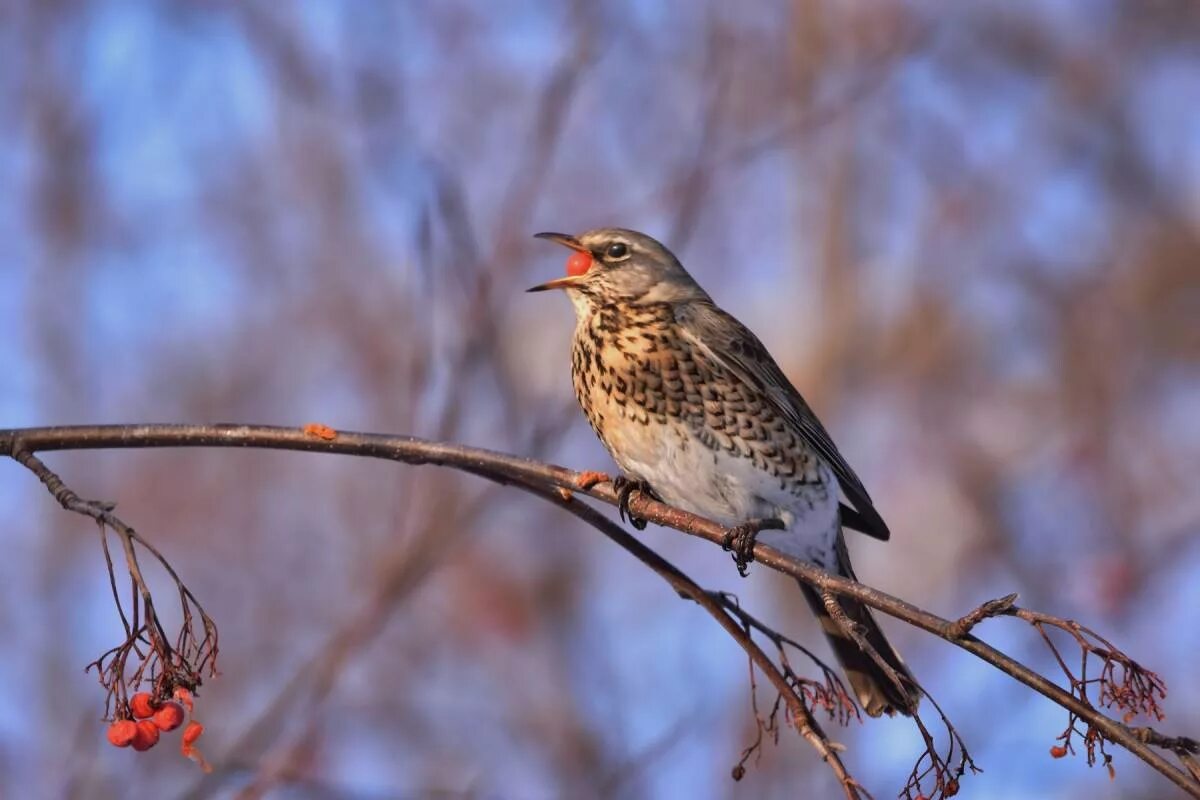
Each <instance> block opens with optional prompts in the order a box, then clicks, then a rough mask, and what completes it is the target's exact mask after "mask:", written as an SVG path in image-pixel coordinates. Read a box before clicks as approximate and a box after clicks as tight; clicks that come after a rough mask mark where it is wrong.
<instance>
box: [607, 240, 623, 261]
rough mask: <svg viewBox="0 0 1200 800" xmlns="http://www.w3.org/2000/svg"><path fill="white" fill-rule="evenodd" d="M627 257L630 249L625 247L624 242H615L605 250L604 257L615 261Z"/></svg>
mask: <svg viewBox="0 0 1200 800" xmlns="http://www.w3.org/2000/svg"><path fill="white" fill-rule="evenodd" d="M627 255H629V248H628V247H626V246H625V243H624V242H613V243H612V244H610V245H609V246H608V247H606V248H605V249H604V257H605V258H611V259H612V260H614V261H616V260H618V259H622V258H624V257H625V256H627Z"/></svg>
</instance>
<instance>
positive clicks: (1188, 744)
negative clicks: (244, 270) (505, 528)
mask: <svg viewBox="0 0 1200 800" xmlns="http://www.w3.org/2000/svg"><path fill="white" fill-rule="evenodd" d="M327 433H328V435H319V434H316V435H314V434H313V433H312V432H306V430H305V429H299V428H281V427H270V426H244V425H211V426H202V425H126V426H121V425H112V426H74V427H54V428H28V429H14V430H0V455H9V456H12V457H13V458H15V459H17V460H18V461H20V462H21V463H22V464H24V465H25V466H27V467H29V468H30V469H32V470H33V471H34V472H35V473H37V474H38V477H39V478H41V479H42V480H43V482H45V483H46V485H47V488H49V489H50V490H51V492H52V493H53V494H54V496H55V498H56V499H59V501H60V503H62V504H63V506H64V508H68V509H69V510H73V511H77V512H78V513H82V514H86V515H88V516H90V517H92V518H94V519H99V520H100V521H102V522H104V523H106V524H109V525H112V524H113V522H112V519H115V518H111V509H110V508H107V509H106V508H104V507H103V506H99V505H97V504H94V503H88V502H87V501H82V503H83V505H79V503H76V502H69V501H70V500H71V498H72V497H74V493H72V492H70V490H69V489H66V487H65V486H62V484H61V481H59V482H58V483H57V484H55V483H54V479H56V478H57V476H54V475H53V473H49V471H48V470H47V469H45V468H44V465H41V466H42V470H39V469H38V468H37V465H39V464H40V463H41V462H40V461H38V460H37V459H35V458H33V456H32V453H34V452H37V451H47V450H68V449H100V448H106V449H107V448H146V447H213V446H217V447H260V448H269V449H283V450H305V451H312V452H332V453H341V454H346V455H357V456H369V457H373V458H382V459H388V460H394V461H401V462H404V463H409V464H431V465H438V466H446V467H451V468H454V469H458V470H462V471H466V472H470V473H472V474H475V475H479V476H482V477H485V478H487V479H489V480H492V481H495V482H498V483H502V484H510V485H515V486H518V487H520V488H522V489H525V490H526V491H530V492H533V493H535V494H538V495H539V496H541V497H544V498H547V499H550V500H552V501H554V502H556V503H558V504H560V505H562V506H563V507H565V508H567V509H568V510H571V511H572V512H573V513H576V515H578V516H581V517H582V518H584V519H585V520H587V521H589V522H590V523H591V524H593V525H595V526H596V527H598V528H600V530H601V531H602V532H604V533H605V535H607V536H609V537H610V538H613V539H614V540H615V541H617V542H618V543H619V544H621V546H622V547H625V548H626V549H627V550H629V551H630V552H632V553H634V555H635V556H637V557H638V558H639V559H640V560H642V561H643V563H646V564H647V565H648V566H650V567H651V568H652V569H654V570H655V571H656V572H657V573H659V574H660V575H661V576H663V577H664V578H665V579H667V580H668V581H669V582H671V584H672V586H673V587H675V588H676V589H677V590H679V591H680V592H681V593H685V594H687V596H688V597H689V598H690V599H693V600H695V601H696V602H697V603H699V604H700V605H701V606H702V607H704V608H705V609H706V610H709V611H710V613H714V615H719V616H717V619H718V621H720V622H721V624H722V626H723V627H725V628H726V630H727V631H728V632H729V633H730V635H732V636H734V638H735V639H737V640H738V641H739V643H740V644H742V643H743V642H746V641H749V644H751V645H753V648H748V649H747V652H748V653H750V656H751V658H752V659H753V660H754V661H755V665H756V666H758V667H759V669H761V670H762V671H763V673H764V674H765V675H767V677H768V678H769V679H770V680H771V681H772V683H773V684H774V685H775V686H776V688H779V689H780V693H781V696H782V697H783V698H784V700H785V701H786V702H787V704H788V708H789V711H790V712H791V714H792V716H793V720H794V721H795V722H796V724H797V725H798V727H799V728H800V730H801V732H802V733H804V734H805V736H806V738H808V739H809V741H810V743H811V744H813V746H814V747H816V748H817V749H818V752H822V747H824V748H825V749H826V751H828V752H829V753H830V756H832V755H835V754H834V753H833V752H832V751H831V750H828V745H829V740H828V739H827V738H826V737H824V735H823V733H821V732H820V730H819V728H818V727H816V725H815V720H813V719H812V717H811V712H810V711H809V709H808V708H807V706H805V704H804V703H803V702H802V701H800V700H799V698H798V697H797V695H796V693H795V692H794V691H793V690H792V689H791V688H790V686H788V684H787V681H786V679H784V677H783V675H782V673H781V672H780V671H779V670H778V668H777V667H776V666H775V665H774V664H773V662H771V660H770V659H769V658H767V657H766V656H765V654H764V653H763V652H762V651H761V649H759V648H757V645H755V644H754V643H753V642H752V641H750V640H749V634H747V633H746V631H745V630H744V629H743V627H742V624H741V622H740V621H739V620H738V619H736V618H735V617H732V616H730V615H729V614H728V613H726V611H725V610H724V607H723V606H722V605H721V604H720V603H717V602H716V601H714V600H713V598H712V597H711V596H709V595H708V594H707V593H705V592H704V591H703V590H701V589H699V587H696V586H695V584H694V583H692V582H691V581H690V580H689V579H687V578H686V576H683V575H682V573H679V572H678V571H677V570H675V569H674V567H672V566H671V565H670V564H669V563H667V562H665V561H663V560H662V559H661V557H659V556H658V555H657V554H656V553H654V552H653V551H651V550H649V549H648V548H646V547H645V546H644V545H642V544H641V543H640V542H639V541H637V540H636V539H635V538H633V537H632V536H630V535H629V534H627V533H625V532H624V531H623V530H622V529H621V528H619V527H618V526H616V525H615V524H613V523H611V522H609V521H608V520H607V518H605V517H603V516H602V515H600V514H599V512H596V511H595V510H594V509H591V508H589V507H587V506H585V505H582V504H579V503H574V502H572V501H571V494H570V493H571V492H573V491H581V492H583V493H586V494H588V495H589V496H591V497H594V498H597V499H599V500H602V501H604V502H607V503H610V504H615V503H616V500H617V497H616V493H615V492H614V491H613V489H612V487H611V486H610V485H609V484H606V483H599V484H596V485H593V486H591V487H590V488H588V489H581V488H580V482H579V481H580V477H581V474H580V473H576V472H574V471H572V470H569V469H566V468H564V467H558V466H554V465H551V464H546V463H542V462H538V461H532V460H529V459H525V458H520V457H517V456H512V455H507V454H503V453H497V452H493V451H489V450H483V449H479V448H470V447H464V446H460V445H453V444H447V443H442V442H431V441H426V440H423V439H419V438H416V437H406V436H384V435H378V434H365V433H350V432H333V431H327ZM47 473H48V474H47ZM64 498H65V500H64ZM75 500H78V498H75ZM73 506H76V507H73ZM629 506H630V509H631V510H632V511H633V512H635V513H636V514H637V515H639V516H640V517H643V518H645V519H647V520H649V521H652V522H656V523H658V524H661V525H666V526H668V527H672V528H675V529H676V530H680V531H682V532H684V533H689V534H691V535H694V536H699V537H701V538H705V539H708V540H709V541H711V542H714V543H717V544H720V543H722V542H723V541H724V539H725V538H726V535H727V533H728V531H727V530H726V529H725V528H723V527H722V526H720V525H717V524H716V523H713V522H711V521H708V520H704V519H702V518H700V517H697V516H695V515H692V514H689V513H687V512H684V511H681V510H679V509H675V508H672V507H670V506H666V505H664V504H661V503H658V502H655V501H653V500H651V499H649V498H647V497H645V496H642V495H640V494H635V495H634V497H633V498H632V499H631V501H630V503H629ZM110 518H111V519H110ZM130 532H131V529H130ZM131 538H132V537H131ZM753 554H754V558H755V560H756V561H758V562H759V563H762V564H764V565H766V566H767V567H770V568H771V569H775V570H777V571H780V572H784V573H786V574H789V575H793V576H795V577H797V578H799V579H801V580H803V581H805V582H806V583H808V584H809V585H812V586H813V587H815V588H817V589H818V590H819V591H822V592H827V593H830V594H832V595H837V596H845V597H851V598H854V599H856V600H858V601H860V602H862V603H864V604H866V605H869V606H871V607H872V608H875V609H877V610H879V611H882V612H883V613H885V614H889V615H890V616H893V617H895V618H897V619H900V620H902V621H904V622H907V623H909V624H911V625H913V626H915V627H917V628H920V629H922V630H925V631H927V632H929V633H931V634H933V635H935V636H938V637H940V638H943V639H946V640H947V641H950V642H952V643H953V644H955V645H957V646H958V647H961V648H962V649H964V650H967V651H968V652H970V653H972V654H973V655H975V656H977V657H979V658H980V659H982V660H984V661H986V662H987V663H989V664H992V665H993V666H995V667H996V668H997V669H999V670H1001V671H1002V672H1005V673H1007V674H1008V675H1010V676H1012V677H1013V678H1015V679H1016V680H1018V681H1020V682H1021V683H1023V684H1025V685H1026V686H1028V687H1030V688H1032V689H1033V690H1035V691H1037V692H1038V693H1040V694H1042V695H1044V696H1045V697H1047V698H1049V699H1050V700H1052V701H1053V702H1055V703H1057V704H1058V705H1060V706H1062V707H1063V708H1064V709H1066V710H1067V711H1068V712H1069V713H1070V714H1071V715H1072V718H1071V725H1072V726H1073V725H1074V722H1075V720H1076V719H1078V720H1079V721H1082V722H1083V723H1085V724H1086V725H1087V734H1086V737H1085V738H1086V739H1087V741H1088V743H1089V755H1090V744H1091V743H1092V741H1093V740H1098V741H1100V742H1101V743H1102V742H1104V741H1107V742H1112V743H1115V744H1117V745H1120V746H1121V747H1123V748H1125V749H1126V750H1128V751H1129V752H1131V753H1133V754H1134V755H1135V756H1137V757H1138V758H1140V759H1141V760H1142V761H1144V762H1146V763H1147V764H1149V765H1150V766H1152V767H1153V768H1154V769H1156V770H1157V771H1158V772H1160V773H1161V774H1163V775H1164V776H1166V777H1167V778H1168V779H1169V780H1171V781H1172V782H1173V783H1175V784H1176V785H1177V786H1178V787H1180V788H1181V789H1183V790H1184V791H1185V792H1186V793H1187V794H1189V795H1190V796H1192V797H1196V798H1200V781H1198V780H1197V779H1196V777H1195V768H1194V764H1195V762H1194V758H1193V756H1194V755H1195V753H1196V752H1197V751H1200V744H1198V743H1197V742H1196V741H1195V740H1193V739H1190V738H1187V737H1169V736H1166V735H1164V734H1161V733H1159V732H1157V731H1155V730H1153V729H1151V728H1148V727H1143V728H1138V729H1133V728H1130V727H1129V726H1128V725H1127V724H1126V723H1127V722H1128V721H1129V719H1130V718H1131V717H1130V716H1129V714H1128V713H1127V715H1126V718H1125V720H1124V721H1118V720H1116V719H1113V718H1111V717H1109V716H1107V715H1106V714H1104V713H1103V712H1102V711H1101V710H1100V709H1099V708H1097V707H1096V706H1095V705H1093V704H1092V703H1091V701H1090V700H1089V698H1088V696H1087V686H1088V685H1089V683H1093V682H1096V683H1098V684H1099V686H1100V691H1101V696H1100V702H1101V704H1102V705H1106V706H1114V705H1115V706H1116V707H1118V708H1120V709H1130V710H1137V708H1139V707H1140V709H1141V710H1143V711H1146V712H1148V713H1150V714H1151V715H1157V716H1161V712H1160V711H1159V710H1158V707H1157V704H1156V699H1155V698H1156V696H1160V694H1161V691H1162V687H1161V681H1158V680H1157V676H1154V675H1153V673H1150V672H1148V671H1147V670H1144V669H1143V668H1141V667H1140V666H1138V665H1137V664H1136V662H1134V661H1133V660H1132V659H1129V658H1128V657H1127V656H1125V655H1124V654H1123V653H1121V652H1120V651H1119V650H1117V649H1116V648H1115V647H1113V646H1111V644H1110V643H1108V642H1107V641H1106V640H1104V639H1102V638H1101V637H1099V636H1098V635H1097V634H1095V633H1094V632H1092V631H1090V630H1088V629H1086V628H1084V627H1082V626H1080V625H1078V624H1077V623H1074V622H1071V621H1069V620H1061V619H1059V618H1056V617H1051V616H1049V615H1044V614H1040V613H1038V612H1032V611H1028V610H1026V609H1020V608H1018V607H1017V606H1015V605H1012V604H1011V603H1010V602H1009V600H1010V598H1003V599H1002V600H1001V601H992V602H991V603H985V604H984V605H983V606H981V607H980V608H979V609H976V610H974V611H972V612H970V613H968V614H966V615H964V616H963V617H962V618H960V619H959V620H957V621H951V620H947V619H944V618H942V617H939V616H937V615H935V614H932V613H930V612H928V611H925V610H923V609H920V608H917V607H916V606H914V605H912V604H910V603H907V602H905V601H904V600H901V599H899V598H897V597H893V596H891V595H888V594H886V593H884V592H881V591H879V590H877V589H874V588H871V587H868V586H865V585H863V584H859V583H857V582H855V581H851V580H848V579H845V578H841V577H839V576H836V575H831V574H828V573H825V572H823V571H821V570H819V569H817V568H816V567H813V566H811V565H808V564H805V563H802V562H799V561H796V560H794V559H791V558H789V557H787V556H784V555H783V554H782V553H779V552H778V551H776V550H773V549H772V548H770V547H768V546H766V545H763V544H756V545H755V546H754V550H753ZM132 568H133V565H132V564H131V569H132ZM995 615H1005V616H1017V617H1019V618H1021V619H1024V620H1025V621H1026V622H1029V623H1030V624H1032V625H1034V627H1036V628H1038V630H1039V631H1040V632H1041V633H1042V634H1043V636H1044V637H1045V631H1044V628H1045V627H1046V626H1050V627H1054V628H1058V629H1060V630H1064V631H1067V632H1069V633H1070V634H1071V635H1072V636H1074V637H1075V639H1076V641H1077V643H1078V644H1079V645H1080V647H1081V649H1082V651H1083V658H1084V664H1085V669H1086V663H1087V656H1088V655H1089V654H1092V655H1096V656H1098V657H1100V658H1102V659H1103V661H1104V667H1103V670H1104V675H1102V676H1101V678H1100V679H1088V678H1087V677H1086V672H1085V673H1084V674H1082V675H1081V676H1080V677H1079V678H1075V677H1074V676H1073V675H1072V674H1071V672H1070V671H1069V670H1068V669H1067V668H1066V665H1065V662H1063V661H1062V659H1061V658H1060V664H1062V666H1063V669H1064V671H1065V672H1066V673H1067V675H1068V678H1069V679H1070V680H1071V684H1072V690H1071V691H1066V690H1064V689H1062V688H1060V687H1059V686H1057V685H1055V684H1054V683H1053V682H1052V681H1051V680H1049V679H1048V678H1046V677H1044V676H1042V675H1040V674H1039V673H1037V672H1035V671H1033V670H1032V669H1030V668H1028V667H1026V666H1024V665H1023V664H1021V663H1019V662H1017V661H1016V660H1014V659H1012V658H1011V657H1009V656H1007V655H1005V654H1004V653H1002V652H1000V651H998V650H996V649H995V648H992V647H991V646H989V645H987V644H985V643H984V642H982V641H980V640H979V639H977V638H976V637H975V636H973V635H971V633H970V630H971V628H972V627H973V626H975V625H977V624H978V623H979V622H981V621H982V620H984V619H986V618H987V617H989V616H995ZM135 624H136V623H135ZM1046 641H1047V643H1048V644H1049V645H1050V646H1051V649H1052V650H1053V649H1054V646H1053V644H1052V643H1051V642H1050V641H1049V639H1048V637H1046ZM743 646H744V647H745V646H746V645H745V644H743ZM1055 652H1056V653H1057V650H1055ZM1116 669H1123V670H1125V678H1124V680H1123V681H1115V680H1113V679H1112V678H1113V674H1112V671H1113V670H1116ZM1105 676H1107V677H1108V681H1107V683H1106V682H1105V680H1104V679H1105ZM1156 681H1157V682H1156ZM785 688H786V689H787V691H784V689H785ZM1105 692H1107V693H1108V694H1107V695H1106V694H1105ZM1122 692H1132V694H1122ZM806 725H807V729H806V727H805V726H806ZM1069 730H1070V727H1069V729H1068V731H1069ZM1155 747H1159V748H1164V749H1167V750H1169V751H1170V752H1172V753H1174V754H1176V755H1178V756H1179V757H1180V759H1181V760H1182V761H1183V763H1184V765H1185V769H1180V768H1179V767H1177V766H1175V765H1174V764H1172V763H1171V762H1169V761H1168V760H1167V759H1166V758H1165V757H1164V756H1163V755H1162V754H1160V753H1159V752H1158V751H1157V750H1155V749H1154V748H1155ZM822 754H823V755H824V752H823V753H822ZM826 758H827V761H829V762H830V764H831V767H833V768H834V771H835V773H838V777H839V780H842V785H843V787H844V788H845V789H846V791H847V796H848V797H854V796H857V795H856V794H855V793H854V792H855V787H856V784H855V783H853V779H852V778H849V776H846V777H845V778H843V774H844V768H842V772H841V773H839V772H838V770H839V768H838V766H837V764H840V762H836V763H835V762H834V761H833V760H832V758H830V757H826Z"/></svg>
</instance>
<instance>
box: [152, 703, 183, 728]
mask: <svg viewBox="0 0 1200 800" xmlns="http://www.w3.org/2000/svg"><path fill="white" fill-rule="evenodd" d="M153 719H154V724H155V725H157V726H158V729H159V730H160V731H173V730H175V729H176V728H178V727H179V726H180V725H182V724H183V706H181V705H179V703H164V704H163V707H162V708H160V709H159V710H158V711H155V712H154V717H153Z"/></svg>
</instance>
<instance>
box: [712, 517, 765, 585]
mask: <svg viewBox="0 0 1200 800" xmlns="http://www.w3.org/2000/svg"><path fill="white" fill-rule="evenodd" d="M761 529H762V524H761V522H760V521H759V520H752V521H750V522H743V523H742V524H741V525H734V526H733V527H732V528H730V529H729V531H728V532H727V533H726V534H725V538H724V539H723V540H722V541H721V547H723V548H724V549H726V550H731V551H733V563H735V564H737V569H738V574H739V575H741V576H742V577H743V578H744V577H746V574H747V573H748V572H749V569H750V562H752V561H753V560H754V542H755V541H756V540H757V539H758V532H759V531H760V530H761Z"/></svg>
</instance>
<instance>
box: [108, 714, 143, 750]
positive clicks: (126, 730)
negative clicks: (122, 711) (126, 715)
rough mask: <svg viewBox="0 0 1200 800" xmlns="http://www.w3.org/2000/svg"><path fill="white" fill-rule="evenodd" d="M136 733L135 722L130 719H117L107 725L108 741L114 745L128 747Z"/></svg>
mask: <svg viewBox="0 0 1200 800" xmlns="http://www.w3.org/2000/svg"><path fill="white" fill-rule="evenodd" d="M136 735H137V723H136V722H134V721H133V720H131V719H119V720H117V721H116V722H114V723H113V724H112V725H109V726H108V743H109V744H111V745H113V746H114V747H129V745H131V744H133V738H134V737H135V736H136Z"/></svg>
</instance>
